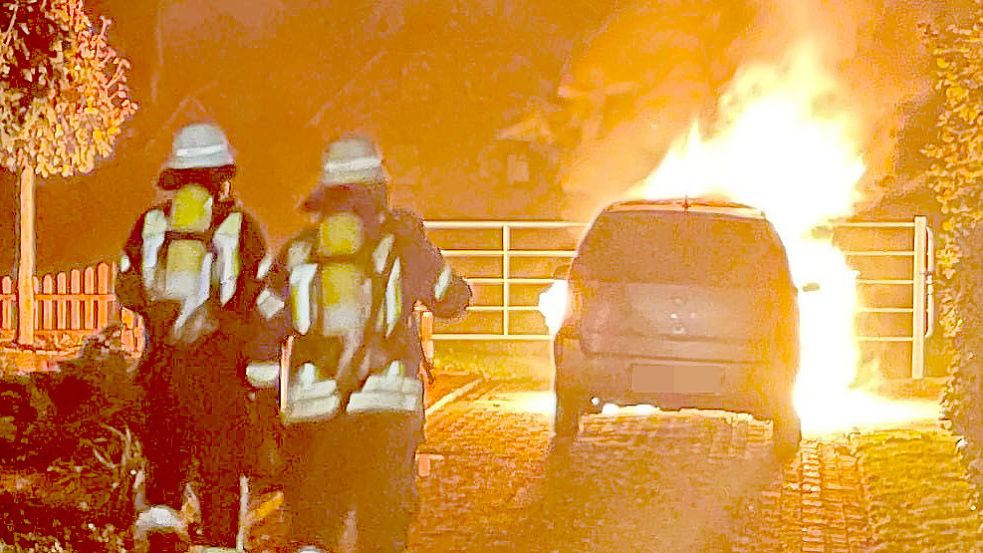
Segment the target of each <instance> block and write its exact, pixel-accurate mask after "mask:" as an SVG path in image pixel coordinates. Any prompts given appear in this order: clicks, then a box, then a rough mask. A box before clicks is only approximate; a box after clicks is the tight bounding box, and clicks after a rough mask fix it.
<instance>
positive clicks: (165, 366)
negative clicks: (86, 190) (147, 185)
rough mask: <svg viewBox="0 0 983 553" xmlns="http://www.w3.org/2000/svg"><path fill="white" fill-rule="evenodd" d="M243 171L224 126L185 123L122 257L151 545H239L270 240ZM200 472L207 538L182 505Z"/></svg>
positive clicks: (140, 530) (120, 289)
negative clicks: (133, 328)
mask: <svg viewBox="0 0 983 553" xmlns="http://www.w3.org/2000/svg"><path fill="white" fill-rule="evenodd" d="M235 174H236V162H235V159H234V158H233V154H232V150H231V147H230V145H229V142H228V140H227V139H226V137H225V134H224V133H223V132H222V130H221V129H220V128H218V127H217V126H215V125H212V124H205V123H197V124H192V125H188V126H186V127H184V128H182V129H181V130H180V131H179V132H178V133H177V134H176V136H175V138H174V142H173V149H172V152H171V156H170V158H169V159H168V160H167V162H166V164H165V165H164V168H163V170H162V172H161V173H160V174H159V177H158V181H157V186H158V188H159V189H160V190H161V191H162V192H163V195H164V196H165V199H164V201H163V202H162V203H160V204H158V205H156V206H153V207H151V208H150V209H149V210H148V211H146V212H145V213H143V214H142V215H141V216H140V217H139V219H138V220H137V222H136V225H135V226H134V228H133V231H132V233H131V234H130V236H129V239H128V240H127V242H126V245H125V247H124V253H123V256H122V258H121V260H120V268H119V275H118V277H117V283H116V290H117V295H118V297H119V300H120V302H121V303H122V305H123V306H125V307H127V308H129V309H132V310H133V311H135V312H137V313H138V314H139V315H140V316H141V317H142V318H143V320H144V323H145V327H146V329H147V341H146V344H145V346H146V347H145V351H144V354H143V358H142V360H141V364H140V367H139V373H138V375H137V380H138V383H139V384H140V386H141V388H142V389H143V393H144V396H145V397H144V409H143V410H142V420H141V421H139V423H138V427H139V436H140V438H141V442H142V445H143V450H144V454H145V457H146V460H147V467H146V480H145V482H146V484H145V485H146V490H145V493H146V500H147V503H148V504H150V505H152V507H150V508H149V509H148V510H146V511H144V512H142V513H140V515H139V516H138V519H137V523H136V528H135V531H136V533H137V535H138V536H144V535H148V534H149V535H151V536H152V539H148V542H150V543H151V544H153V543H154V542H155V541H156V540H163V541H172V540H175V539H181V541H190V542H197V541H199V540H200V542H201V543H202V544H204V545H209V546H216V547H235V546H236V541H237V533H238V530H239V502H240V477H241V475H243V474H244V472H245V470H246V468H245V459H244V450H245V448H244V447H243V444H244V442H245V441H246V440H247V439H250V438H251V436H250V435H249V432H248V424H247V422H248V420H249V395H250V392H251V391H252V388H251V387H250V386H249V384H248V380H247V379H246V375H245V368H246V353H245V352H244V351H243V348H242V344H245V343H248V342H249V341H250V338H251V334H252V331H251V329H252V328H254V327H255V324H254V321H253V319H254V317H255V316H256V315H255V314H256V310H255V305H256V300H257V296H258V294H259V292H260V290H261V289H262V283H261V282H260V280H259V278H258V277H257V271H258V268H259V265H260V262H261V260H262V259H263V257H264V255H265V253H266V252H265V250H266V245H265V241H264V238H263V235H262V231H261V230H260V227H259V225H258V223H257V222H256V221H255V220H254V219H253V218H252V217H251V216H249V214H247V213H246V212H245V211H244V210H243V209H242V207H241V206H240V205H239V204H238V202H237V201H236V199H235V196H234V195H233V191H232V188H231V182H232V179H233V177H234V176H235ZM192 471H195V472H192ZM192 474H195V475H196V476H197V478H196V479H195V483H196V484H198V485H199V486H200V487H198V488H197V496H198V498H199V504H200V509H201V527H200V537H198V538H196V537H193V536H192V535H189V533H188V528H187V521H186V520H185V519H184V518H182V517H180V516H179V515H178V512H179V510H180V508H181V506H182V501H183V498H184V494H183V492H184V490H185V486H186V485H187V484H189V483H191V482H189V481H190V480H191V478H192ZM151 547H155V546H154V545H151Z"/></svg>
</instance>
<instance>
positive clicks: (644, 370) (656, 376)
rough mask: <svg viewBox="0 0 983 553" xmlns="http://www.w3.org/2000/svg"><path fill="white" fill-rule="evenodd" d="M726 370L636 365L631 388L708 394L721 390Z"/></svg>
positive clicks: (644, 390)
mask: <svg viewBox="0 0 983 553" xmlns="http://www.w3.org/2000/svg"><path fill="white" fill-rule="evenodd" d="M723 378H724V371H723V369H721V368H719V367H661V366H657V365H636V366H634V367H632V371H631V389H632V391H634V392H641V393H667V394H708V393H715V392H719V391H721V389H722V388H723Z"/></svg>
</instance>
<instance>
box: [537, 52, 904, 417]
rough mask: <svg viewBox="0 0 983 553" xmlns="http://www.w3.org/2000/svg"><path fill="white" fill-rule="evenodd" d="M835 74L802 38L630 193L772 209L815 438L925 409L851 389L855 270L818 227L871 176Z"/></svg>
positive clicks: (549, 307)
mask: <svg viewBox="0 0 983 553" xmlns="http://www.w3.org/2000/svg"><path fill="white" fill-rule="evenodd" d="M837 92H838V91H837V82H836V79H835V78H834V77H833V76H832V75H831V74H830V73H829V72H828V71H827V70H826V68H825V67H824V65H823V61H822V56H821V55H820V52H819V50H818V49H817V48H815V47H814V46H813V45H811V44H809V43H803V44H800V45H798V46H797V47H795V48H792V49H790V50H789V53H788V55H787V57H786V59H785V60H783V62H782V63H779V64H759V65H753V66H749V67H747V68H746V69H745V70H744V71H743V72H741V73H739V74H738V75H737V76H736V77H735V80H734V82H733V83H732V85H731V87H730V88H729V90H728V91H727V92H726V93H725V94H724V95H723V97H722V98H721V102H720V113H721V114H722V115H723V119H724V121H723V124H722V125H721V127H720V128H719V129H718V130H716V131H715V132H714V133H713V134H712V135H711V136H705V135H704V134H703V133H702V132H701V130H700V128H699V126H698V125H697V124H694V125H693V127H692V130H691V132H690V133H689V135H688V136H686V137H684V138H683V140H681V141H680V142H678V143H677V144H676V145H675V146H674V147H673V148H671V149H670V151H669V153H668V154H667V156H666V158H665V159H664V160H663V162H662V164H661V165H660V166H659V167H658V168H657V169H656V170H655V171H654V172H653V173H652V174H651V175H650V176H649V177H648V178H647V179H645V181H644V182H643V183H642V184H641V185H640V186H638V187H637V188H635V189H634V190H632V191H631V192H630V193H629V195H630V196H633V197H642V198H649V199H657V198H673V197H683V196H690V197H697V196H703V197H705V196H722V197H726V198H729V199H732V200H734V201H737V202H741V203H745V204H749V205H752V206H754V207H757V208H759V209H762V210H763V211H764V212H765V213H766V215H767V217H768V218H769V220H770V221H771V222H772V223H773V224H774V225H775V228H776V230H777V231H778V233H779V234H780V236H781V237H782V240H783V242H784V243H785V247H786V249H787V251H788V256H789V263H790V265H791V269H792V274H793V278H794V280H795V281H796V284H797V285H798V286H800V287H802V286H804V285H806V284H810V283H815V284H818V285H819V289H818V291H815V292H808V293H803V294H800V335H801V364H800V368H799V379H798V381H797V382H796V388H795V394H794V399H795V406H796V409H797V411H798V413H799V415H800V417H801V418H802V422H803V429H804V430H805V431H807V432H810V431H811V432H814V433H815V432H832V431H839V430H847V429H850V428H853V427H855V426H858V425H865V424H867V423H871V422H889V421H901V420H907V419H910V418H916V417H918V416H920V415H922V414H923V413H921V412H920V411H919V410H917V409H912V408H908V407H906V406H905V405H902V404H892V405H891V406H888V403H889V402H887V401H886V400H879V399H877V398H874V397H873V396H870V395H868V394H865V393H862V392H858V391H855V390H850V386H851V384H852V383H853V382H854V379H855V377H856V372H857V365H858V362H859V357H860V356H859V348H858V342H857V339H856V336H855V334H854V316H855V313H856V310H857V307H858V299H857V289H856V277H857V275H856V272H855V271H853V270H852V269H851V268H850V267H849V265H848V264H847V260H846V257H845V256H844V254H843V253H842V252H840V251H839V250H838V249H837V248H836V247H835V246H834V245H833V244H832V242H831V241H830V240H828V239H822V238H816V237H814V232H813V231H814V230H815V229H816V228H817V227H819V226H823V225H824V224H827V223H829V222H830V221H831V220H835V219H838V218H842V217H848V216H850V215H851V214H852V212H853V206H854V205H855V203H856V201H857V200H858V199H859V191H858V183H859V181H860V179H861V178H862V177H863V176H864V174H865V172H866V167H865V163H864V160H863V155H862V153H861V132H860V131H861V129H862V126H861V121H860V119H859V117H858V114H857V113H856V112H854V111H851V110H850V109H848V108H845V107H844V108H841V109H833V107H835V106H830V99H831V98H835V97H836V96H837ZM565 298H566V290H565V289H562V287H561V286H554V288H552V289H550V290H549V291H547V293H544V294H543V297H542V298H541V302H540V310H541V311H543V313H544V315H546V316H547V321H548V325H549V327H550V329H551V331H553V330H554V328H557V327H558V325H557V321H562V319H563V316H564V315H565V311H566V306H565Z"/></svg>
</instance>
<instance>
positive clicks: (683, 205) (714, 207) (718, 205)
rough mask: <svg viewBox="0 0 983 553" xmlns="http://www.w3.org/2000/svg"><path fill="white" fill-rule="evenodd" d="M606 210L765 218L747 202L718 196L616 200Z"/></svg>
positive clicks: (761, 212) (762, 213)
mask: <svg viewBox="0 0 983 553" xmlns="http://www.w3.org/2000/svg"><path fill="white" fill-rule="evenodd" d="M605 211H606V212H624V211H686V212H691V211H692V212H700V213H714V214H719V215H730V216H733V217H745V218H752V219H764V218H765V214H764V212H763V211H761V210H760V209H757V208H754V207H751V206H749V205H746V204H742V203H737V202H732V201H728V200H722V199H718V198H699V197H698V198H666V199H659V200H627V201H621V202H615V203H613V204H611V205H610V206H608V207H607V209H605Z"/></svg>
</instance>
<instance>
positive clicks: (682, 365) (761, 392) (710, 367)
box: [554, 335, 794, 420]
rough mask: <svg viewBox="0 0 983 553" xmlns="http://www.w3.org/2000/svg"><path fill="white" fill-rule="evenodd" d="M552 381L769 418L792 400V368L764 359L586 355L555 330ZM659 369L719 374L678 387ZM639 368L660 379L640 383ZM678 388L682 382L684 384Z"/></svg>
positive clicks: (616, 398) (620, 396)
mask: <svg viewBox="0 0 983 553" xmlns="http://www.w3.org/2000/svg"><path fill="white" fill-rule="evenodd" d="M554 359H555V364H556V381H555V387H556V390H557V392H558V393H573V394H576V395H579V396H581V397H583V398H585V399H590V398H594V397H596V398H599V399H600V400H601V401H602V402H607V403H615V404H621V405H633V404H651V405H655V406H657V407H659V408H661V409H666V410H675V409H708V410H724V411H732V412H738V413H748V414H750V415H752V416H754V417H756V418H760V419H766V420H767V419H772V418H774V417H775V416H776V415H779V414H781V413H780V411H782V410H785V409H787V408H789V407H790V406H791V404H792V386H793V384H794V374H793V375H792V376H789V374H788V371H786V370H784V368H782V367H770V366H767V364H763V363H762V364H740V363H727V362H707V361H700V360H682V359H653V358H644V357H631V356H625V355H615V354H601V355H588V354H585V353H584V352H583V351H582V350H581V349H580V344H579V341H577V340H574V339H570V338H567V337H563V336H562V335H561V336H558V337H557V340H556V342H555V344H554ZM660 371H661V372H662V373H672V372H673V371H676V372H677V373H700V372H703V373H710V374H719V375H720V377H719V379H718V382H719V385H717V386H715V387H714V389H713V390H712V391H708V390H697V389H692V388H690V389H679V388H678V387H677V386H674V385H672V384H671V380H666V379H665V378H661V377H662V376H665V375H664V374H662V375H660V374H659V373H660ZM639 372H641V374H643V375H644V374H648V375H650V376H654V377H655V380H656V381H658V380H660V379H661V380H662V381H663V382H664V383H665V385H656V386H648V387H647V386H640V385H639V383H640V377H639V376H638V374H639ZM683 388H686V387H685V386H684V387H683Z"/></svg>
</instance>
